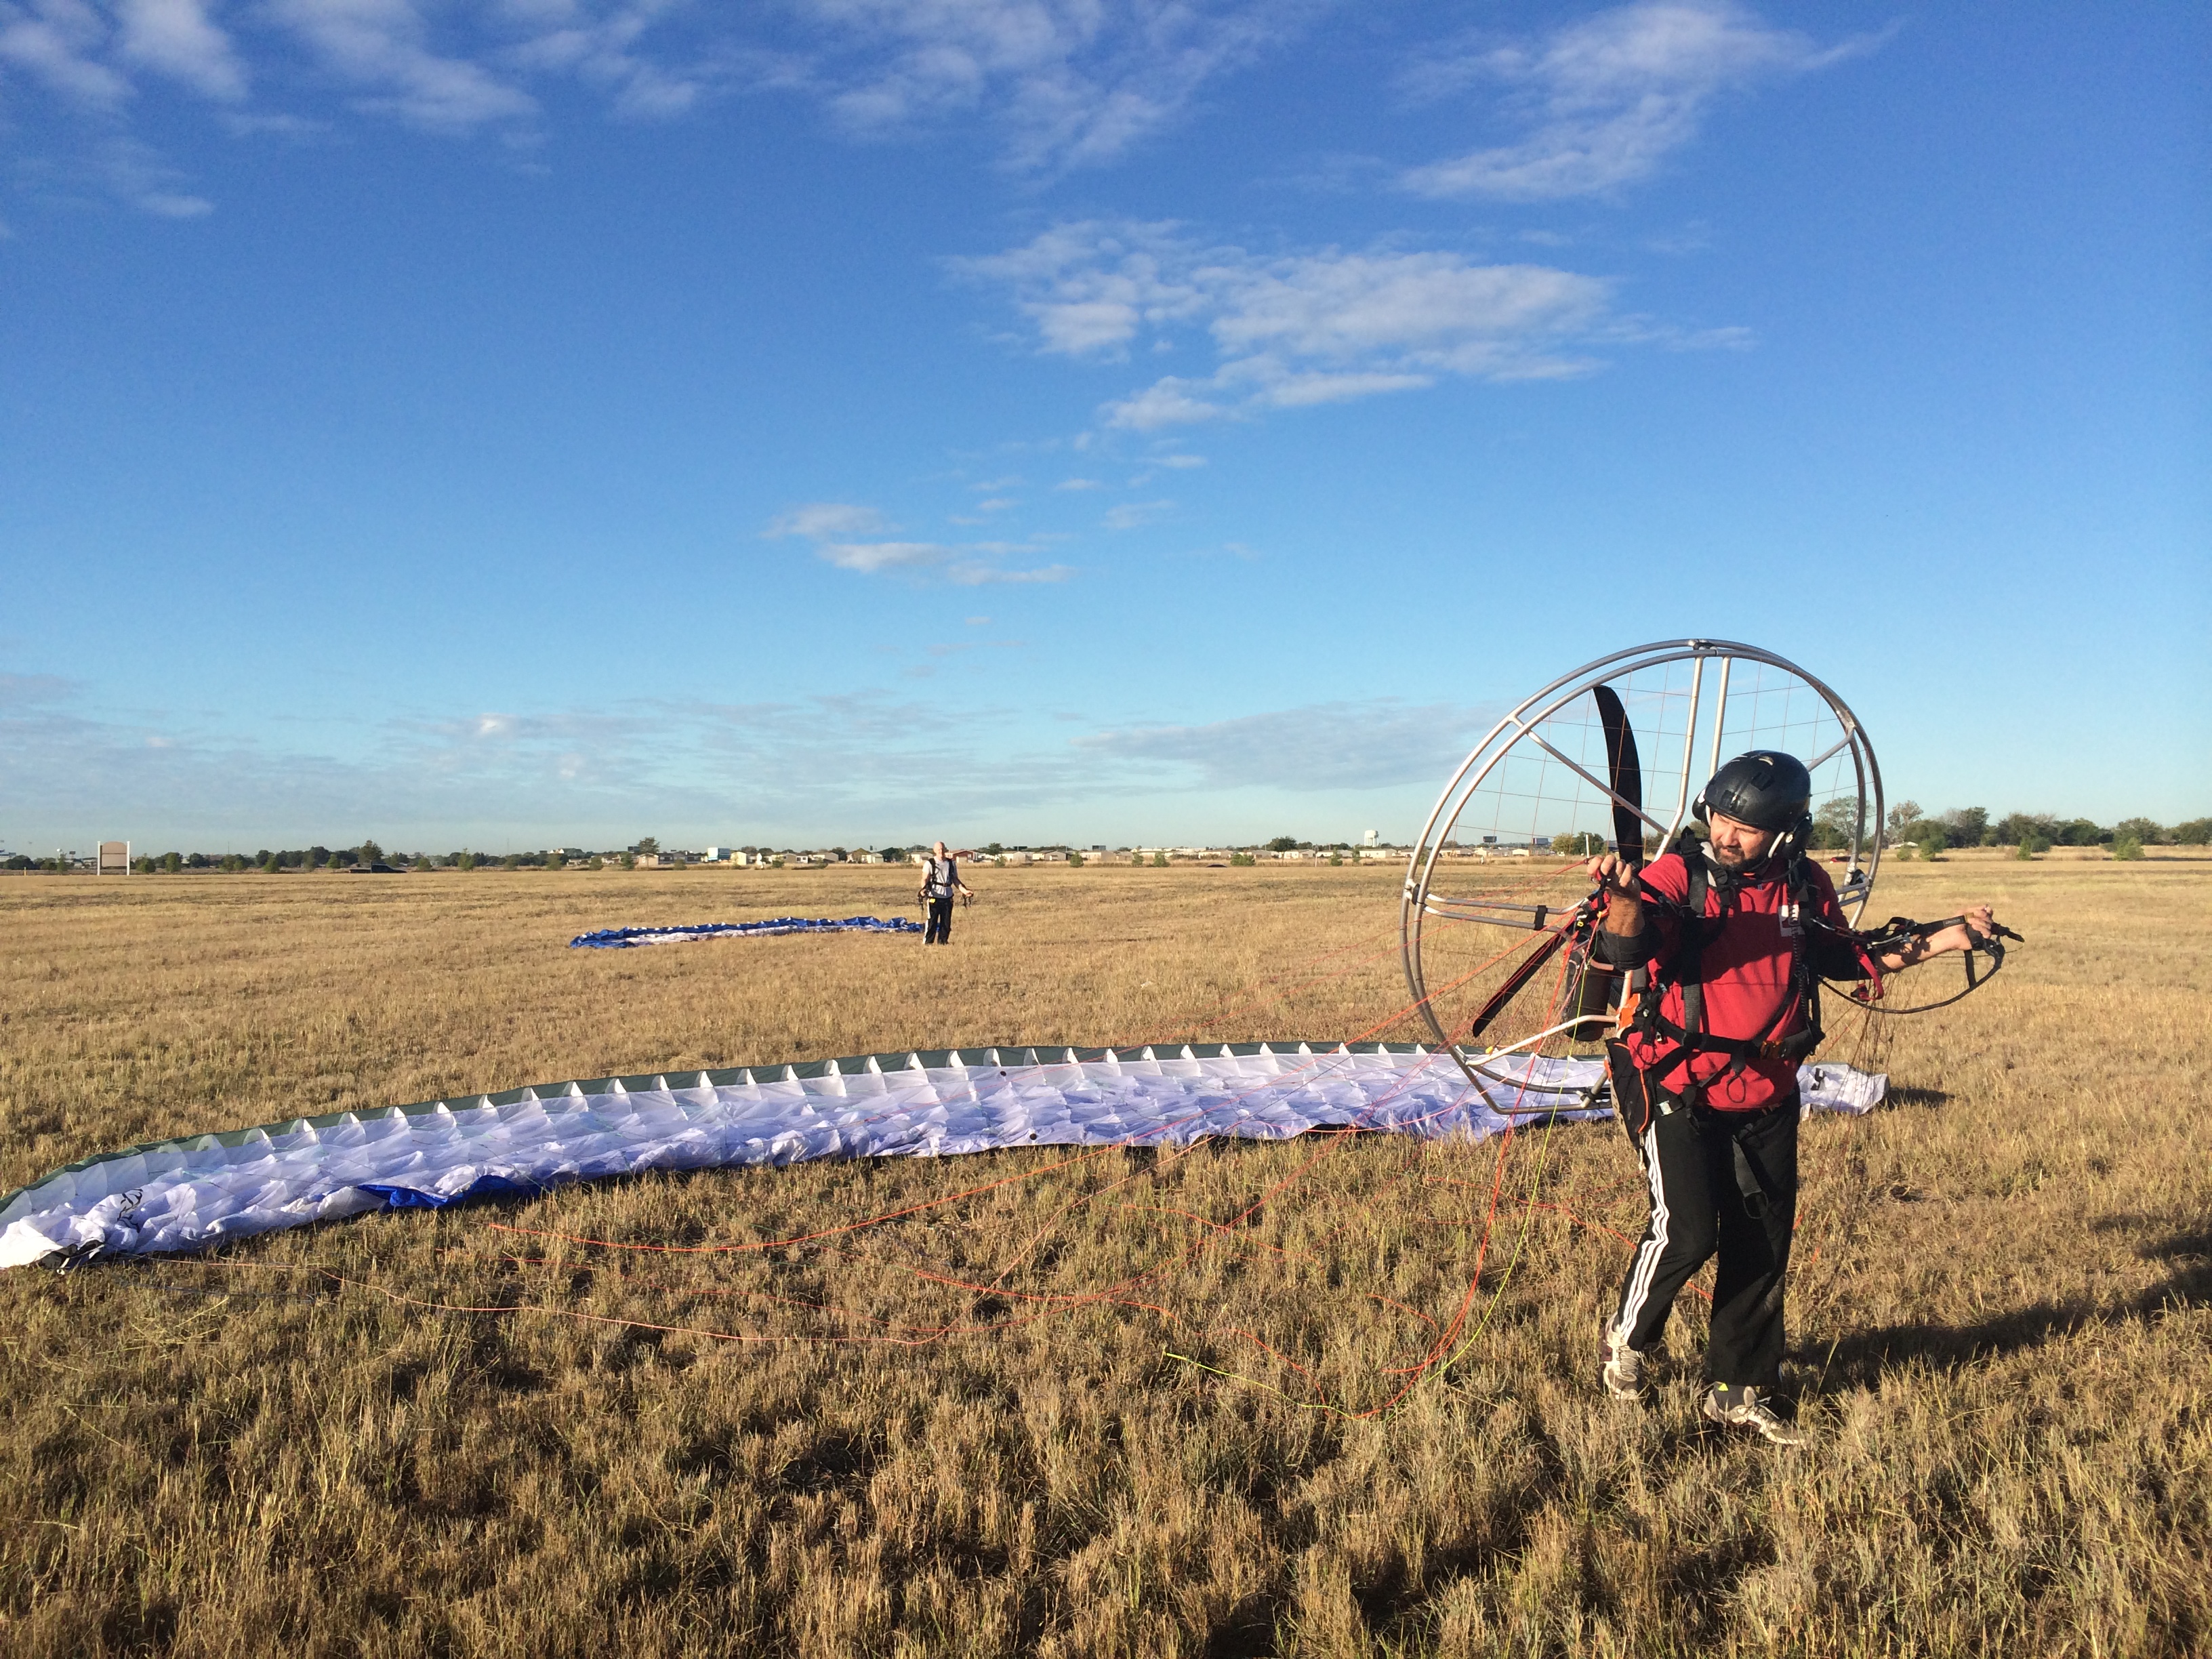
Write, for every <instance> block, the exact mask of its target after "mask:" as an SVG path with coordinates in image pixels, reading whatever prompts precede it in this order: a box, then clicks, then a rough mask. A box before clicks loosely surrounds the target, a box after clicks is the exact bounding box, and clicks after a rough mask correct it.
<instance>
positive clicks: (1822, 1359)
mask: <svg viewBox="0 0 2212 1659" xmlns="http://www.w3.org/2000/svg"><path fill="white" fill-rule="evenodd" d="M2136 1254H2137V1255H2139V1256H2141V1257H2142V1259H2143V1260H2144V1261H2165V1262H2170V1263H2172V1265H2173V1270H2172V1272H2171V1273H2168V1274H2167V1276H2166V1278H2165V1279H2163V1280H2161V1281H2160V1283H2158V1284H2156V1285H2153V1286H2152V1287H2151V1288H2150V1289H2149V1290H2148V1291H2143V1292H2142V1294H2141V1295H2139V1296H2136V1297H2130V1299H2129V1300H2127V1301H2125V1302H2121V1303H2117V1304H2115V1303H2091V1302H2040V1303H2037V1304H2033V1306H2030V1307H2026V1308H2016V1309H2015V1310H2012V1311H2010V1312H2008V1313H2002V1314H1998V1315H1996V1316H1995V1317H1994V1318H1990V1319H1984V1320H1980V1321H1978V1322H1975V1323H1973V1324H1971V1325H1934V1324H1908V1325H1887V1326H1882V1327H1881V1328H1877V1329H1874V1330H1869V1331H1858V1332H1854V1333H1853V1334H1850V1335H1849V1336H1846V1337H1845V1338H1844V1339H1843V1340H1841V1341H1840V1342H1838V1343H1837V1344H1836V1346H1835V1350H1834V1352H1832V1353H1824V1352H1818V1351H1815V1352H1812V1353H1810V1354H1808V1355H1804V1356H1802V1359H1803V1361H1804V1363H1805V1364H1807V1365H1808V1367H1809V1368H1816V1369H1817V1370H1818V1371H1819V1374H1820V1383H1819V1384H1818V1386H1817V1388H1816V1389H1814V1390H1813V1391H1814V1392H1818V1393H1820V1394H1832V1393H1835V1392H1838V1390H1841V1389H1851V1388H1866V1387H1870V1386H1872V1385H1873V1384H1874V1383H1876V1382H1878V1381H1879V1380H1880V1379H1881V1376H1882V1374H1883V1373H1884V1372H1886V1371H1887V1370H1891V1369H1893V1367H1896V1366H1899V1365H1904V1364H1911V1363H1912V1362H1913V1361H1915V1360H1917V1361H1920V1362H1922V1363H1923V1364H1928V1365H1930V1366H1933V1367H1935V1368H1936V1369H1937V1370H1948V1369H1952V1368H1954V1367H1957V1366H1961V1365H1966V1364H1972V1362H1973V1361H1975V1360H1977V1359H1983V1358H1990V1357H1991V1356H1993V1355H2001V1354H2009V1353H2019V1352H2022V1351H2024V1350H2026V1349H2029V1348H2036V1347H2040V1346H2043V1345H2044V1344H2045V1343H2046V1342H2049V1341H2051V1340H2052V1339H2053V1338H2056V1337H2063V1336H2069V1335H2071V1334H2073V1333H2075V1331H2078V1330H2080V1329H2081V1328H2083V1327H2085V1326H2088V1325H2097V1324H2110V1323H2114V1322H2121V1321H2134V1322H2138V1323H2142V1322H2149V1321H2150V1320H2153V1319H2155V1318H2156V1317H2158V1316H2160V1314H2162V1313H2165V1312H2166V1311H2168V1310H2172V1309H2178V1308H2203V1307H2212V1230H2208V1229H2206V1228H2203V1227H2198V1228H2196V1229H2193V1230H2191V1231H2185V1232H2179V1233H2175V1234H2172V1235H2171V1236H2170V1237H2166V1238H2163V1239H2160V1241H2159V1242H2157V1243H2154V1244H2147V1245H2145V1246H2144V1247H2143V1248H2142V1249H2141V1250H2139V1251H2138V1252H2137V1253H2136Z"/></svg>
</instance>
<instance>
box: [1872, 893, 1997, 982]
mask: <svg viewBox="0 0 2212 1659" xmlns="http://www.w3.org/2000/svg"><path fill="white" fill-rule="evenodd" d="M1999 931H2000V930H1999V928H1998V927H1997V919H1996V912H1995V911H1993V910H1991V909H1990V907H1989V906H1988V905H1986V904H1977V905H1975V906H1974V907H1973V908H1972V909H1970V910H1968V911H1967V912H1966V914H1965V915H1962V916H1960V918H1959V920H1958V921H1954V922H1953V923H1952V924H1951V925H1950V926H1949V927H1945V928H1942V929H1941V930H1940V931H1938V932H1936V933H1930V934H1929V935H1928V937H1927V938H1925V939H1913V940H1911V941H1910V942H1909V943H1907V944H1905V945H1901V946H1899V948H1898V949H1896V950H1894V951H1883V952H1882V953H1881V955H1880V956H1878V957H1875V962H1876V963H1879V964H1880V965H1881V970H1882V971H1883V972H1884V973H1886V974H1893V973H1895V972H1897V971H1898V969H1900V968H1910V967H1912V966H1913V965H1915V964H1916V963H1923V962H1925V961H1927V960H1928V958H1929V957H1940V956H1946V955H1948V954H1949V953H1950V952H1951V951H1971V950H1972V949H1973V948H1974V941H1975V940H1977V939H1991V938H1994V937H1996V934H1997V933H1998V932H1999Z"/></svg>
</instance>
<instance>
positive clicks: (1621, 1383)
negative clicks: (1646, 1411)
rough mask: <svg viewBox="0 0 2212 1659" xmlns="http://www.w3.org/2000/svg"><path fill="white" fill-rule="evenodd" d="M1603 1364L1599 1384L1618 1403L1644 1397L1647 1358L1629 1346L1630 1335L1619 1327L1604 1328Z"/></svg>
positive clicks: (1600, 1347) (1599, 1350)
mask: <svg viewBox="0 0 2212 1659" xmlns="http://www.w3.org/2000/svg"><path fill="white" fill-rule="evenodd" d="M1598 1352H1599V1354H1600V1355H1601V1358H1602V1359H1603V1361H1604V1363H1603V1364H1601V1365H1600V1366H1599V1367H1598V1372H1597V1377H1598V1381H1599V1382H1601V1383H1604V1384H1605V1391H1606V1392H1607V1394H1609V1395H1612V1396H1613V1398H1614V1399H1615V1400H1626V1401H1641V1400H1642V1399H1643V1397H1644V1356H1643V1355H1642V1354H1641V1353H1638V1352H1637V1351H1636V1350H1635V1349H1634V1348H1632V1347H1630V1346H1628V1336H1627V1334H1626V1332H1624V1331H1622V1330H1620V1328H1618V1327H1616V1326H1612V1325H1608V1326H1607V1327H1606V1328H1605V1340H1604V1341H1603V1342H1602V1343H1601V1345H1600V1346H1599V1349H1598Z"/></svg>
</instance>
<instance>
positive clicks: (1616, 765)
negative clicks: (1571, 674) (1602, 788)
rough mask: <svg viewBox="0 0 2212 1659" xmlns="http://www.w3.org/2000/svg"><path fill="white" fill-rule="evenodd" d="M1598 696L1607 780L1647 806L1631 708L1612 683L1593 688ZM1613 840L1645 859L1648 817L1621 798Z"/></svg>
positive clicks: (1627, 852) (1615, 810)
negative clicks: (1625, 705)
mask: <svg viewBox="0 0 2212 1659" xmlns="http://www.w3.org/2000/svg"><path fill="white" fill-rule="evenodd" d="M1590 695H1591V696H1594V697H1595V698H1596V699H1597V717H1598V719H1599V720H1601V722H1603V724H1604V726H1605V764H1606V771H1607V782H1609V783H1610V784H1612V786H1613V793H1614V794H1616V795H1619V796H1620V797H1621V799H1623V800H1627V801H1632V802H1633V803H1634V804H1635V805H1637V806H1639V807H1640V806H1642V805H1644V763H1643V762H1642V761H1641V760H1640V759H1638V757H1637V753H1636V733H1635V732H1632V731H1630V730H1629V727H1628V711H1627V710H1626V708H1622V707H1621V706H1620V694H1619V693H1618V692H1616V691H1614V690H1613V688H1612V687H1611V686H1609V685H1597V686H1593V687H1591V689H1590ZM1613 847H1614V849H1615V850H1616V851H1617V852H1619V853H1620V855H1621V856H1622V857H1623V858H1626V859H1632V860H1637V861H1638V862H1639V863H1640V862H1641V861H1642V860H1643V858H1644V820H1643V819H1642V818H1640V817H1638V816H1637V815H1636V813H1635V812H1634V811H1631V810H1630V808H1628V807H1626V806H1623V805H1621V804H1620V801H1615V802H1613Z"/></svg>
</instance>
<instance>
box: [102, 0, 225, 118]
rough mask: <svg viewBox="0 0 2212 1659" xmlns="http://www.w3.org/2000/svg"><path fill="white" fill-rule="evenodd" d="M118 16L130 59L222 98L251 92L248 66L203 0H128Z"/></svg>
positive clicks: (125, 54)
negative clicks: (248, 83)
mask: <svg viewBox="0 0 2212 1659" xmlns="http://www.w3.org/2000/svg"><path fill="white" fill-rule="evenodd" d="M117 15H118V18H119V19H120V21H121V23H122V28H123V38H122V41H121V46H120V51H121V54H122V57H123V58H124V60H125V62H126V63H130V64H137V65H142V66H143V67H144V68H146V69H149V70H152V71H154V73H155V74H157V75H165V76H168V77H170V78H171V79H172V80H175V81H181V82H184V83H185V85H186V86H188V87H191V88H192V89H193V90H195V91H197V92H199V93H201V94H204V95H205V96H207V97H209V98H212V99H215V100H217V101H218V102H221V103H236V102H237V101H238V100H240V99H242V98H244V97H245V96H246V89H247V81H246V65H245V64H244V63H243V62H242V61H240V58H239V54H238V50H237V47H236V46H235V45H234V43H233V42H232V40H231V38H230V36H229V35H228V34H227V33H224V32H223V31H222V29H221V28H220V27H217V26H216V22H215V21H214V19H212V18H211V17H210V16H209V15H208V9H207V7H206V5H205V4H204V3H203V0H122V4H121V5H120V6H118V8H117Z"/></svg>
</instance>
